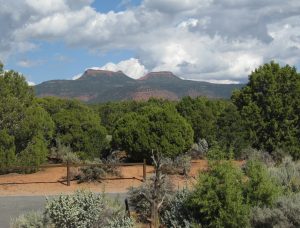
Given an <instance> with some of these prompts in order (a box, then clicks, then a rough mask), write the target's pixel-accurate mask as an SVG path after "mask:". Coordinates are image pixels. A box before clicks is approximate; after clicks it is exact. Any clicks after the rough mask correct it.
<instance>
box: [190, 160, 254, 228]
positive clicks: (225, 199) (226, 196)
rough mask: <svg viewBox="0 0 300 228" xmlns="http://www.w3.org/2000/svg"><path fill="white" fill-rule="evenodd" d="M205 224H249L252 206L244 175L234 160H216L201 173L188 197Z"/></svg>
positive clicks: (192, 208)
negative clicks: (244, 183) (248, 198)
mask: <svg viewBox="0 0 300 228" xmlns="http://www.w3.org/2000/svg"><path fill="white" fill-rule="evenodd" d="M188 206H189V207H190V209H191V211H193V213H194V217H195V218H196V219H197V220H198V222H199V223H201V225H202V226H203V227H247V226H248V224H249V218H248V216H249V206H248V204H246V203H245V200H244V197H243V175H242V172H241V170H240V169H239V168H237V167H235V166H234V165H233V164H232V162H231V161H223V162H217V163H214V164H213V165H212V167H210V170H209V171H208V172H205V173H200V176H199V179H198V181H197V183H196V186H195V189H194V191H193V192H192V193H191V196H190V199H189V200H188Z"/></svg>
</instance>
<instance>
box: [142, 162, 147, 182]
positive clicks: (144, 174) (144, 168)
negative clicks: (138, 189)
mask: <svg viewBox="0 0 300 228" xmlns="http://www.w3.org/2000/svg"><path fill="white" fill-rule="evenodd" d="M146 169H147V163H146V159H144V164H143V181H146V178H147V176H146V175H147V174H146V171H147V170H146Z"/></svg>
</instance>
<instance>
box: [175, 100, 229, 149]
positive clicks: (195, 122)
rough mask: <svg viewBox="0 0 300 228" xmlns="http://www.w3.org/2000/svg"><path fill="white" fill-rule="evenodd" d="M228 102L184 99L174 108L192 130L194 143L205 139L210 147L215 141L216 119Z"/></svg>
mask: <svg viewBox="0 0 300 228" xmlns="http://www.w3.org/2000/svg"><path fill="white" fill-rule="evenodd" d="M227 103H228V102H226V101H222V100H209V99H207V98H205V97H197V98H195V99H192V98H191V97H184V98H183V99H182V100H181V101H180V102H179V103H178V104H177V106H176V108H177V110H178V112H179V113H180V114H181V115H182V116H183V117H184V118H186V119H187V120H188V122H189V123H190V124H191V125H192V127H193V130H194V133H195V134H194V141H195V142H196V141H198V139H206V140H207V142H208V143H209V144H210V145H211V144H212V143H213V142H214V141H215V140H216V132H217V125H216V122H217V118H218V116H219V115H220V113H221V112H222V110H223V109H224V108H225V107H226V105H227Z"/></svg>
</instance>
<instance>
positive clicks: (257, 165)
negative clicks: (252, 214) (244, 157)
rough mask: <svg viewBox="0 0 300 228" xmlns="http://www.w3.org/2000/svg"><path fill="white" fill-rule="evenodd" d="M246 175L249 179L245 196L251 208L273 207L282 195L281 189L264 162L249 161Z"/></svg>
mask: <svg viewBox="0 0 300 228" xmlns="http://www.w3.org/2000/svg"><path fill="white" fill-rule="evenodd" d="M245 174H246V175H247V177H248V180H247V182H246V183H245V195H246V197H247V200H248V202H249V203H250V204H251V206H263V205H272V204H273V202H274V201H275V200H276V199H277V197H278V196H279V195H280V194H281V188H280V187H279V186H278V185H277V183H276V182H275V180H274V179H273V178H272V177H271V176H270V174H269V172H268V170H267V167H266V166H265V165H264V164H263V163H262V162H260V161H257V160H248V161H247V163H246V167H245Z"/></svg>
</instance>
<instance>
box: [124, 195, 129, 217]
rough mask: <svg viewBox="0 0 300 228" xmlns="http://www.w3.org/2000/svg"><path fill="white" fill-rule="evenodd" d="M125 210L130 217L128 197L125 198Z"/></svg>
mask: <svg viewBox="0 0 300 228" xmlns="http://www.w3.org/2000/svg"><path fill="white" fill-rule="evenodd" d="M125 210H126V214H127V216H128V218H130V210H129V203H128V199H127V198H126V199H125Z"/></svg>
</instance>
